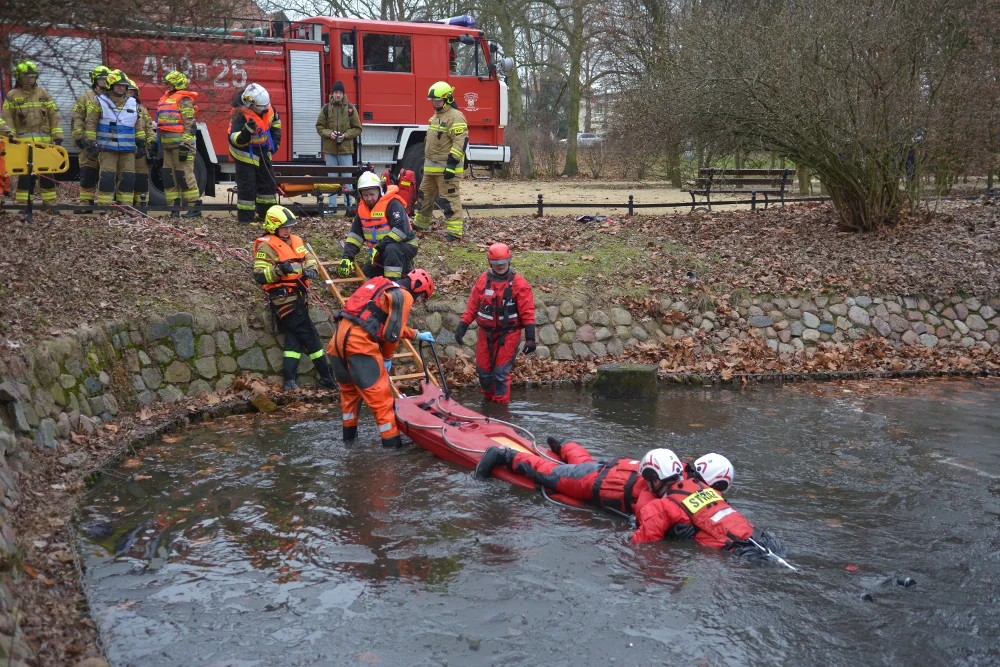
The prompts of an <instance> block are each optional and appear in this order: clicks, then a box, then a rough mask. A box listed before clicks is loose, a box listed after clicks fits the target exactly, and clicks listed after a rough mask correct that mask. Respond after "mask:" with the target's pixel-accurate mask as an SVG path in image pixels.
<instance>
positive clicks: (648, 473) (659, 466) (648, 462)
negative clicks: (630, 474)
mask: <svg viewBox="0 0 1000 667" xmlns="http://www.w3.org/2000/svg"><path fill="white" fill-rule="evenodd" d="M683 472H684V464H683V463H681V460H680V459H679V458H677V455H676V454H674V453H673V451H671V450H669V449H651V450H649V451H648V452H646V455H645V456H643V457H642V462H641V463H640V464H639V474H640V475H642V478H643V479H644V480H646V481H647V482H649V484H650V485H653V484H657V483H660V482H663V481H665V480H670V479H671V478H674V479H680V477H681V474H682V473H683Z"/></svg>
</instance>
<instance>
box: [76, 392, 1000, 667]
mask: <svg viewBox="0 0 1000 667" xmlns="http://www.w3.org/2000/svg"><path fill="white" fill-rule="evenodd" d="M997 387H998V385H997V384H996V383H990V382H974V381H966V382H941V383H921V384H914V383H907V384H891V383H890V384H881V385H875V384H872V385H864V384H855V385H843V386H841V385H819V386H795V387H788V388H762V389H760V390H757V391H750V392H746V393H738V392H733V391H718V390H702V389H683V388H680V389H672V390H670V391H665V392H663V393H662V394H661V396H660V398H659V400H658V401H654V402H647V403H634V404H623V403H614V402H606V401H600V402H599V401H593V400H592V399H591V398H590V396H589V395H587V394H585V393H582V392H580V391H576V390H572V389H566V390H563V389H560V390H522V391H520V392H515V395H514V398H515V400H514V402H513V403H512V404H511V407H510V415H509V418H510V419H512V420H513V421H515V422H517V423H519V424H520V425H523V426H525V427H527V428H528V429H530V430H531V431H533V432H534V433H535V435H536V436H537V437H539V438H543V437H544V436H545V435H548V434H556V435H563V436H573V437H575V438H576V439H578V440H579V441H580V442H581V443H582V444H584V445H585V446H587V447H588V448H590V449H591V450H592V451H593V452H594V453H595V454H605V455H616V456H639V455H641V454H642V453H643V452H644V451H645V450H646V449H649V448H650V447H654V446H669V447H671V448H673V449H675V450H676V451H677V452H678V453H679V454H681V455H682V456H689V457H693V456H697V455H699V454H702V453H705V452H707V451H712V450H716V451H720V452H723V453H725V454H726V455H728V456H729V457H730V458H731V459H733V461H734V463H735V465H736V467H737V478H736V485H735V488H734V490H733V492H732V493H731V494H730V495H729V499H730V501H731V502H732V503H733V505H734V506H736V507H737V508H739V509H740V510H741V511H743V512H744V513H745V514H746V515H747V516H748V517H750V519H751V520H752V521H754V522H755V523H756V524H757V525H758V526H760V527H762V528H764V529H767V530H771V531H774V532H776V533H777V534H778V535H780V536H781V537H782V538H783V539H784V540H785V542H786V543H787V544H789V546H790V548H791V554H792V555H791V556H790V559H791V560H792V561H793V562H795V563H796V564H797V565H800V566H802V568H803V571H802V572H801V573H798V574H791V573H788V572H786V571H781V570H778V569H777V568H760V567H756V566H752V565H749V564H745V563H740V562H737V561H735V560H734V559H732V558H730V557H728V556H726V555H725V554H721V553H718V552H714V551H708V550H705V549H702V548H700V547H696V546H693V545H691V544H674V543H658V544H651V545H640V546H633V545H632V544H631V543H630V541H629V539H628V538H629V533H628V530H627V527H626V526H625V525H624V523H623V522H622V521H620V520H618V519H615V518H613V517H608V516H604V515H601V514H597V513H594V512H590V511H584V512H580V511H574V510H571V509H566V508H562V507H557V506H555V505H552V504H549V503H547V502H545V501H544V500H543V499H542V498H541V497H540V496H539V495H538V494H534V493H531V492H529V491H527V490H524V489H516V488H513V487H510V486H508V485H506V484H504V483H502V482H499V481H497V480H491V481H490V482H488V483H482V482H477V481H476V480H474V479H473V478H472V477H471V475H470V474H469V473H468V472H467V471H465V470H461V469H458V468H456V467H454V466H452V465H450V464H446V463H444V462H443V461H441V460H439V459H436V458H434V457H433V456H431V455H429V454H427V453H426V452H424V451H423V450H420V449H418V448H415V447H413V448H409V449H404V450H402V451H390V450H384V449H382V448H381V447H379V446H378V445H377V444H376V443H377V434H376V433H375V432H374V425H373V422H372V420H371V417H370V415H366V418H363V419H362V425H363V433H362V435H361V438H360V439H359V441H358V444H356V445H352V446H350V447H345V446H344V444H343V443H342V442H340V441H339V435H340V425H339V421H338V417H339V415H338V414H336V411H335V410H334V411H331V412H330V413H329V414H326V413H325V412H324V410H323V409H322V408H321V409H317V410H310V411H308V412H304V413H301V414H299V415H297V416H295V415H293V417H295V418H289V417H288V416H285V417H264V416H257V417H245V418H244V417H234V418H231V419H227V420H223V421H220V422H217V423H214V424H212V425H210V426H207V427H199V428H194V429H189V430H188V431H185V432H184V433H182V434H178V435H175V436H170V437H166V438H164V439H163V442H160V443H156V444H155V445H153V446H149V447H146V448H144V449H143V450H141V451H140V452H139V456H138V457H136V458H135V459H129V460H126V461H124V462H123V463H122V465H121V466H120V467H118V468H117V469H115V470H113V471H111V472H112V474H109V475H107V476H105V477H104V478H103V479H102V480H101V481H100V483H98V484H97V485H96V486H95V487H94V488H93V489H92V490H91V491H90V494H89V496H88V498H87V501H86V504H85V507H84V509H83V512H82V516H81V520H80V523H79V530H80V533H81V534H82V535H83V537H84V538H85V556H86V562H87V586H88V593H89V596H90V599H91V605H92V608H93V609H94V613H95V617H96V618H97V620H98V622H99V623H100V625H101V627H102V630H103V631H104V632H105V635H106V637H107V638H108V639H109V645H110V654H111V657H112V658H113V660H114V662H115V663H116V664H142V665H174V664H206V665H207V664H226V665H230V664H246V665H250V664H282V665H285V664H287V665H294V664H303V665H305V664H331V665H340V664H381V665H424V664H427V665H432V664H483V665H488V664H525V665H535V664H543V663H544V664H553V665H560V664H562V665H569V664H572V665H574V666H577V665H590V664H594V665H597V664H600V665H607V664H637V663H639V664H677V663H684V664H686V663H690V662H697V663H699V664H712V665H715V664H741V665H745V664H766V663H782V664H801V665H813V664H845V665H847V664H851V665H853V664H884V663H886V662H899V663H902V664H945V663H948V664H953V663H955V662H958V663H967V664H989V663H991V661H992V659H993V656H995V655H996V651H997V650H998V649H1000V645H998V640H997V638H996V635H997V633H996V630H997V629H998V621H1000V612H998V611H997V609H998V606H997V603H998V602H1000V600H998V597H1000V593H998V589H997V587H996V585H995V583H994V582H995V578H996V576H997V575H998V573H1000V563H998V561H1000V556H998V554H1000V539H998V531H997V527H998V519H1000V498H998V497H997V496H998V495H1000V493H998V492H1000V487H998V486H997V483H996V479H997V477H996V475H997V473H1000V460H998V456H1000V453H998V450H997V447H996V442H997V438H996V436H997V429H998V426H997V421H996V417H995V415H996V414H998V409H997V408H998V407H1000V401H998V400H997V396H1000V394H998V393H997ZM460 400H464V401H465V402H466V403H467V404H469V405H477V403H478V402H477V396H476V395H475V394H473V393H468V394H465V395H463V396H460ZM364 429H368V430H364ZM848 566H850V567H848ZM895 575H900V576H911V577H913V578H915V579H916V580H917V581H918V585H917V586H916V587H913V588H903V587H901V586H897V585H895V583H894V577H895ZM865 592H870V593H871V594H872V596H873V601H872V602H866V601H863V600H862V599H861V595H862V594H863V593H865ZM680 657H683V659H679V658H680Z"/></svg>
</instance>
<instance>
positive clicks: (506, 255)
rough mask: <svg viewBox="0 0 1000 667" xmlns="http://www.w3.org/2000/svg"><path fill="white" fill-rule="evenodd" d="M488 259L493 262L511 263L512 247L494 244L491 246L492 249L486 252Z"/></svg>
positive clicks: (504, 244)
mask: <svg viewBox="0 0 1000 667" xmlns="http://www.w3.org/2000/svg"><path fill="white" fill-rule="evenodd" d="M486 259H488V260H489V261H491V262H496V261H498V260H504V259H506V260H508V261H510V246H509V245H507V244H506V243H494V244H493V245H491V246H490V249H489V250H487V251H486Z"/></svg>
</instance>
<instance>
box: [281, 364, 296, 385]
mask: <svg viewBox="0 0 1000 667" xmlns="http://www.w3.org/2000/svg"><path fill="white" fill-rule="evenodd" d="M298 370H299V360H298V359H294V358H292V357H285V358H284V361H283V362H282V364H281V375H282V378H283V379H284V380H285V384H284V386H283V387H282V388H281V389H282V391H293V390H295V389H298V388H299V383H298V382H296V381H295V374H296V373H297V372H298Z"/></svg>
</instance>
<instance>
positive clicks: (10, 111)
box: [2, 85, 63, 142]
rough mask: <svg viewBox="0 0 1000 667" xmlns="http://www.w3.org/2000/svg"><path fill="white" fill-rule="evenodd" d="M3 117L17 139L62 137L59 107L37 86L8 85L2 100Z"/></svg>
mask: <svg viewBox="0 0 1000 667" xmlns="http://www.w3.org/2000/svg"><path fill="white" fill-rule="evenodd" d="M2 114H3V120H4V122H5V123H6V124H7V126H8V127H10V128H11V129H13V130H14V132H15V133H16V134H17V138H18V139H24V140H25V141H44V142H51V141H52V139H62V136H63V130H62V127H61V126H60V125H59V107H58V106H56V103H55V101H54V100H53V99H52V96H51V95H50V94H49V91H47V90H45V89H44V88H42V87H41V86H39V85H35V86H34V87H32V88H30V89H29V88H22V87H20V86H17V87H15V88H11V89H10V92H8V93H7V97H6V98H5V99H4V102H3V111H2Z"/></svg>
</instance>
